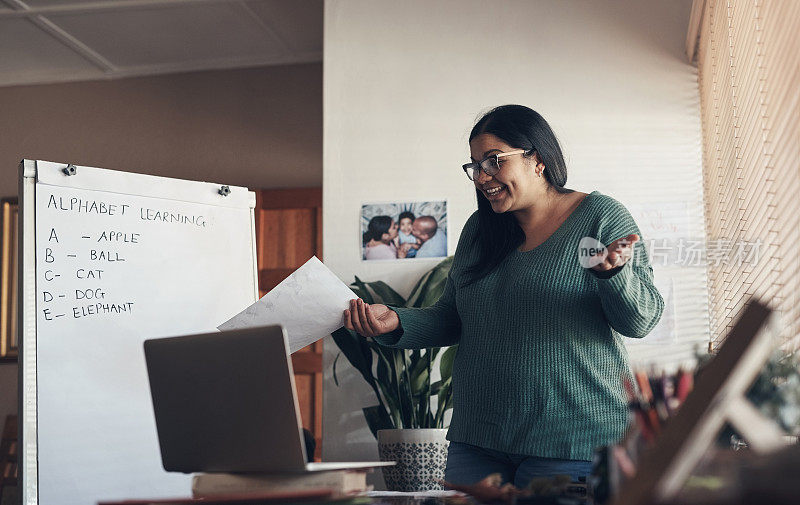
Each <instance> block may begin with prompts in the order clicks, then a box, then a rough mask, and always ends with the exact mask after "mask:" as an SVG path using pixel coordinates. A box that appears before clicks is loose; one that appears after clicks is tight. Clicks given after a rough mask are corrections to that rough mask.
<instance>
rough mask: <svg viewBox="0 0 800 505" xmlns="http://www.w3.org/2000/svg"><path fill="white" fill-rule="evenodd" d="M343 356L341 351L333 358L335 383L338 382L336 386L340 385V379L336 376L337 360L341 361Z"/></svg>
mask: <svg viewBox="0 0 800 505" xmlns="http://www.w3.org/2000/svg"><path fill="white" fill-rule="evenodd" d="M341 356H342V353H341V352H337V353H336V357H335V358H333V383H334V384H336V387H339V379H338V378H337V377H336V362H337V361H339V358H340V357H341Z"/></svg>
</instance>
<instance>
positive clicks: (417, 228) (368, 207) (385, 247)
mask: <svg viewBox="0 0 800 505" xmlns="http://www.w3.org/2000/svg"><path fill="white" fill-rule="evenodd" d="M360 230H361V236H360V237H359V239H360V243H361V259H362V260H363V261H377V260H383V261H387V260H408V259H423V258H445V257H447V231H448V230H447V201H445V200H436V201H424V202H395V203H367V204H363V205H362V206H361V226H360Z"/></svg>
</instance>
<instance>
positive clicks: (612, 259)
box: [592, 233, 639, 272]
mask: <svg viewBox="0 0 800 505" xmlns="http://www.w3.org/2000/svg"><path fill="white" fill-rule="evenodd" d="M638 241H639V235H637V234H635V233H633V234H631V235H628V236H627V237H622V238H620V239H617V240H615V241H613V242H611V243H610V244H609V245H608V246H607V247H606V257H605V258H604V259H603V261H602V262H600V263H598V264H597V265H595V266H593V267H592V270H596V271H598V272H605V271H606V270H611V269H612V268H618V267H621V266H622V265H624V264H625V263H627V262H628V260H630V259H631V257H632V256H633V245H634V244H636V242H638Z"/></svg>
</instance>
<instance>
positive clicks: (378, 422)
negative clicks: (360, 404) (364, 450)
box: [361, 405, 395, 439]
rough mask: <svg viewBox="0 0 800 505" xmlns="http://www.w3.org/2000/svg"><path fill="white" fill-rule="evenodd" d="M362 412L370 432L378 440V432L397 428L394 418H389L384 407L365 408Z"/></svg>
mask: <svg viewBox="0 0 800 505" xmlns="http://www.w3.org/2000/svg"><path fill="white" fill-rule="evenodd" d="M361 410H362V411H363V412H364V419H366V421H367V426H369V430H370V431H371V432H372V435H373V436H374V437H375V438H376V439H377V438H378V430H391V429H394V428H395V425H394V423H393V422H392V418H391V417H389V415H388V414H387V413H386V409H384V408H383V407H382V406H380V405H374V406H372V407H364V408H363V409H361Z"/></svg>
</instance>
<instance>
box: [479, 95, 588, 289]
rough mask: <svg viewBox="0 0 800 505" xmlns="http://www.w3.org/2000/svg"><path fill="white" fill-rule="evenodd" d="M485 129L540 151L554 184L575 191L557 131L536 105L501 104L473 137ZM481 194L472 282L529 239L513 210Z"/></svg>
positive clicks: (563, 190) (528, 151) (519, 146)
mask: <svg viewBox="0 0 800 505" xmlns="http://www.w3.org/2000/svg"><path fill="white" fill-rule="evenodd" d="M483 133H490V134H492V135H494V136H495V137H497V138H499V139H500V140H502V141H503V142H505V143H506V144H508V145H509V146H511V147H514V148H517V149H525V150H526V153H525V154H524V156H525V157H527V158H530V157H532V156H533V153H534V152H536V153H537V154H538V156H539V160H541V162H542V163H544V166H545V169H544V172H542V173H543V174H544V177H545V179H546V180H547V182H548V184H550V187H551V188H552V189H554V190H555V191H558V192H559V193H571V192H572V190H571V189H566V188H565V187H564V185H565V184H566V183H567V165H566V163H565V162H564V155H563V154H562V152H561V146H560V145H559V144H558V139H557V138H556V135H555V133H553V130H552V129H551V128H550V125H549V124H547V121H545V120H544V118H543V117H542V116H541V115H539V113H538V112H536V111H535V110H533V109H530V108H528V107H525V106H524V105H501V106H500V107H497V108H494V109H492V110H490V111H489V112H487V113H486V114H484V115H483V117H481V118H480V120H478V122H477V123H476V124H475V126H474V127H472V132H470V134H469V140H470V142H471V141H472V139H474V138H475V137H477V136H478V135H481V134H483ZM475 195H476V196H477V198H478V233H477V235H476V236H475V240H476V241H477V242H478V248H479V251H480V253H479V256H478V261H477V262H476V263H475V264H474V265H471V266H470V267H468V268H467V269H466V273H467V275H468V277H469V280H468V282H467V283H468V284H471V283H473V282H475V281H477V280H479V279H482V278H483V277H485V276H486V275H488V274H489V272H491V271H492V270H494V268H495V267H496V266H497V265H499V264H500V262H501V261H503V259H504V258H505V257H506V256H508V254H509V253H510V252H511V251H513V250H514V249H515V248H518V247H519V246H521V245H522V244H523V243H524V242H525V232H524V231H522V228H521V227H520V226H519V223H518V222H517V220H516V218H515V217H514V215H513V214H512V213H510V212H503V213H500V214H498V213H495V212H494V211H493V210H492V205H491V204H490V203H489V201H488V200H487V199H486V198H485V197H484V196H483V195H482V194H481V192H480V190H478V189H477V188H476V190H475Z"/></svg>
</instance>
